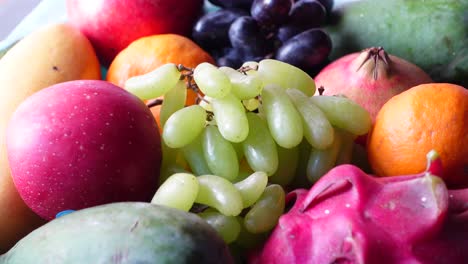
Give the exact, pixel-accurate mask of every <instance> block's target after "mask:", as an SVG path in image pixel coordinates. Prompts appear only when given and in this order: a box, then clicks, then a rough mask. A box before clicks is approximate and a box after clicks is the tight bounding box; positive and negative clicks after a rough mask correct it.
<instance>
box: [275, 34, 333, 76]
mask: <svg viewBox="0 0 468 264" xmlns="http://www.w3.org/2000/svg"><path fill="white" fill-rule="evenodd" d="M331 49H332V42H331V40H330V37H329V36H328V34H327V33H326V32H325V31H323V30H322V29H319V28H315V29H309V30H307V31H304V32H302V33H299V34H297V35H295V36H294V37H292V38H290V39H289V40H287V41H286V42H284V43H283V45H282V46H281V47H280V48H279V49H278V50H277V51H276V54H275V59H277V60H280V61H283V62H286V63H289V64H292V65H294V66H296V67H299V68H301V69H303V70H305V71H307V72H310V71H312V70H313V69H314V67H316V66H318V65H321V64H322V63H323V62H324V61H325V60H326V59H327V58H328V55H329V54H330V52H331Z"/></svg>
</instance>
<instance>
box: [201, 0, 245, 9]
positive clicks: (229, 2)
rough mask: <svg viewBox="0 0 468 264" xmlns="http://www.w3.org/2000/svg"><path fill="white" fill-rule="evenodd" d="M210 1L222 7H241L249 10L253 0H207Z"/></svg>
mask: <svg viewBox="0 0 468 264" xmlns="http://www.w3.org/2000/svg"><path fill="white" fill-rule="evenodd" d="M208 1H209V2H210V3H212V4H213V5H216V6H220V7H223V8H241V9H244V10H250V6H252V2H253V0H208Z"/></svg>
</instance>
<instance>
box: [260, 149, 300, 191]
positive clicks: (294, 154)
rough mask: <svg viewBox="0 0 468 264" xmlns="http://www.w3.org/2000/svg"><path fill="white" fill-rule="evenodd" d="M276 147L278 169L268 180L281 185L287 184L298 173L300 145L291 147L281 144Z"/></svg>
mask: <svg viewBox="0 0 468 264" xmlns="http://www.w3.org/2000/svg"><path fill="white" fill-rule="evenodd" d="M276 147H277V151H278V160H279V163H278V169H277V170H276V172H275V173H274V174H273V175H271V176H270V177H269V178H268V181H270V182H271V183H276V184H279V185H281V186H287V185H288V184H289V183H291V181H292V180H293V179H294V176H295V174H296V170H297V167H298V164H299V146H296V147H294V148H289V149H287V148H283V147H280V146H276ZM304 171H305V170H304Z"/></svg>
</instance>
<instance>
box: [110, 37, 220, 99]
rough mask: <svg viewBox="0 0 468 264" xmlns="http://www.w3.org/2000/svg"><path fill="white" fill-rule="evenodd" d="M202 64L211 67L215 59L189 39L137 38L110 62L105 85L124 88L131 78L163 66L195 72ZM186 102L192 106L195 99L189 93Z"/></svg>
mask: <svg viewBox="0 0 468 264" xmlns="http://www.w3.org/2000/svg"><path fill="white" fill-rule="evenodd" d="M202 62H209V63H212V64H214V63H215V62H214V59H213V58H212V57H211V55H210V54H208V53H207V52H206V51H205V50H203V49H202V48H201V47H200V46H198V45H197V44H196V43H195V42H193V41H192V40H191V39H189V38H186V37H184V36H181V35H177V34H160V35H152V36H148V37H143V38H139V39H137V40H135V41H133V42H132V43H131V44H130V45H129V46H128V47H127V48H125V49H124V50H122V51H121V52H120V53H119V54H118V55H117V56H116V57H115V59H114V60H113V61H112V63H111V65H110V66H109V70H108V72H107V77H106V78H107V81H109V82H111V83H113V84H116V85H118V86H120V87H124V85H125V81H127V79H129V78H130V77H133V76H137V75H142V74H145V73H148V72H150V71H152V70H154V69H156V68H157V67H159V66H161V65H163V64H165V63H175V64H182V65H184V66H186V67H189V68H194V67H195V66H197V65H198V64H200V63H202ZM187 97H188V98H187V100H188V101H187V102H188V103H189V104H193V103H194V101H195V98H196V95H195V94H194V93H192V92H190V91H189V93H188V96H187Z"/></svg>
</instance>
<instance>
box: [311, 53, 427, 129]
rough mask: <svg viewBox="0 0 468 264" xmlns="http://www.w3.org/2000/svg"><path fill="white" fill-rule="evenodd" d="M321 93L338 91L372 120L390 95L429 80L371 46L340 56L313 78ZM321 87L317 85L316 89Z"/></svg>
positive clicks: (412, 68)
mask: <svg viewBox="0 0 468 264" xmlns="http://www.w3.org/2000/svg"><path fill="white" fill-rule="evenodd" d="M314 80H315V83H316V86H317V87H323V95H336V94H342V95H345V96H347V97H349V98H350V99H352V100H354V101H355V102H356V103H358V104H360V105H361V106H362V107H364V108H365V109H366V110H367V111H369V113H370V115H371V118H372V121H373V122H374V121H375V117H376V115H377V113H378V111H379V110H380V108H381V107H382V106H383V104H384V103H385V102H387V101H388V100H389V99H390V98H391V97H393V96H394V95H397V94H399V93H401V92H403V91H405V90H407V89H409V88H411V87H413V86H416V85H418V84H422V83H430V82H433V81H432V79H431V77H429V75H428V74H427V73H426V72H424V71H423V70H422V69H421V68H419V67H418V66H416V65H414V64H412V63H411V62H408V61H406V60H404V59H402V58H399V57H396V56H393V55H390V54H388V53H387V52H386V51H385V50H384V49H383V48H382V47H371V48H368V49H365V50H363V51H361V52H356V53H351V54H348V55H346V56H343V57H341V58H339V59H337V60H335V61H333V62H331V63H330V64H329V65H327V66H326V67H325V68H323V69H322V70H321V71H320V72H319V73H318V74H317V76H315V78H314ZM319 91H322V89H317V93H319Z"/></svg>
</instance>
